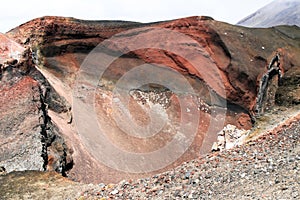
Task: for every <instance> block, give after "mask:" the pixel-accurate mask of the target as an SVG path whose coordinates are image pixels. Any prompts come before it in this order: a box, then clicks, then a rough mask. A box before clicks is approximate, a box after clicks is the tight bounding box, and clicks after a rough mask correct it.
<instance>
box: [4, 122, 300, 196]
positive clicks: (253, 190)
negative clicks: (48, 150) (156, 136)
mask: <svg viewBox="0 0 300 200" xmlns="http://www.w3.org/2000/svg"><path fill="white" fill-rule="evenodd" d="M299 136H300V121H296V120H295V121H294V122H292V123H291V125H289V126H286V127H284V128H283V129H282V130H281V131H278V132H274V133H268V134H266V135H263V136H261V137H259V138H258V139H256V140H255V141H250V142H248V143H246V144H245V145H243V146H240V147H236V148H234V149H231V150H226V151H222V152H216V153H212V154H209V155H207V156H205V157H202V158H199V159H195V160H192V161H190V162H187V163H183V164H182V165H181V166H179V167H177V168H175V169H174V170H172V171H168V172H165V173H162V174H158V175H155V176H152V177H149V178H143V179H138V180H124V181H121V182H120V183H118V184H103V183H100V184H98V185H92V184H89V185H87V184H80V183H75V182H71V181H68V180H67V179H65V178H60V177H58V178H57V177H56V176H53V175H50V176H47V175H43V176H41V175H37V176H36V177H37V178H36V180H35V181H32V179H34V176H33V175H32V174H31V175H29V176H28V172H27V173H23V174H22V173H20V172H16V174H14V173H10V174H7V175H3V176H0V185H1V190H0V196H1V197H2V198H4V199H16V198H24V199H32V198H33V199H34V197H36V196H34V195H36V194H40V195H38V196H39V199H41V198H42V197H43V196H44V197H45V199H299V198H300V165H299V162H300V139H299ZM29 173H33V172H29ZM37 173H42V172H37ZM26 174H27V177H26ZM45 174H46V173H45ZM11 176H14V178H12V177H11ZM45 176H47V177H48V178H46V179H44V178H43V177H45ZM27 179H29V181H25V180H27ZM48 179H51V181H50V182H49V180H48ZM30 180H31V181H30ZM20 181H23V182H24V181H25V182H26V184H25V182H24V184H20V183H19V182H20ZM40 186H43V187H40ZM12 188H14V189H13V190H12ZM33 188H34V192H33V190H32V189H33ZM31 192H32V193H31ZM41 194H43V195H41ZM31 195H32V196H31Z"/></svg>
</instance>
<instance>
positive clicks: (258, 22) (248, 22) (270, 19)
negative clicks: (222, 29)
mask: <svg viewBox="0 0 300 200" xmlns="http://www.w3.org/2000/svg"><path fill="white" fill-rule="evenodd" d="M237 24H238V25H242V26H248V27H271V26H278V25H297V26H300V0H275V1H273V2H271V3H270V4H268V5H266V6H264V7H262V8H261V9H259V10H258V11H256V12H255V13H253V14H251V15H249V16H247V17H245V18H244V19H242V20H241V21H239V22H238V23H237Z"/></svg>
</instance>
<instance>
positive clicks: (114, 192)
mask: <svg viewBox="0 0 300 200" xmlns="http://www.w3.org/2000/svg"><path fill="white" fill-rule="evenodd" d="M118 193H119V190H117V189H114V190H113V191H112V192H111V193H110V194H112V195H116V194H118Z"/></svg>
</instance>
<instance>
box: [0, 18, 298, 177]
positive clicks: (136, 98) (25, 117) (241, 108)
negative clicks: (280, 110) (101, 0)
mask: <svg viewBox="0 0 300 200" xmlns="http://www.w3.org/2000/svg"><path fill="white" fill-rule="evenodd" d="M115 34H117V35H115ZM299 35H300V30H299V28H297V27H275V28H272V29H248V28H244V27H238V26H232V25H229V24H225V23H221V22H217V21H214V20H212V19H211V18H208V17H190V18H185V19H178V20H173V21H167V22H160V23H152V24H139V23H133V22H122V21H82V20H77V19H73V18H61V17H43V18H39V19H35V20H32V21H30V22H28V23H25V24H23V25H21V26H19V27H17V28H15V29H13V30H11V31H10V32H8V33H7V34H6V36H8V37H9V38H11V39H13V40H14V41H16V42H18V43H20V44H21V45H22V46H24V47H28V48H29V49H31V50H27V51H28V53H27V55H28V57H27V58H24V59H23V61H19V62H17V63H15V64H14V65H12V64H5V65H3V66H2V68H1V69H2V71H1V76H2V79H1V84H0V85H1V88H3V89H1V93H2V94H5V95H6V97H5V98H3V104H1V106H2V107H0V108H1V112H3V113H5V115H3V118H1V120H2V121H1V124H0V125H1V126H0V127H1V128H2V129H3V130H4V131H2V132H1V137H2V138H5V140H3V141H4V143H2V140H1V145H2V146H3V148H2V146H1V151H0V154H1V155H8V154H7V152H6V151H5V149H6V148H8V149H12V146H13V147H14V148H13V149H15V150H16V151H20V149H22V147H21V145H22V144H23V143H21V141H22V142H24V144H25V145H27V146H28V145H29V144H31V143H32V144H34V145H35V147H36V148H34V149H35V152H34V153H32V152H30V151H29V153H22V154H20V153H14V155H12V156H11V157H9V158H8V157H4V156H1V158H4V159H3V160H1V162H0V166H1V165H3V166H4V167H5V168H6V169H8V170H10V171H11V170H23V169H37V170H43V169H48V170H53V169H54V170H56V171H59V172H61V173H63V174H64V175H68V176H69V177H70V178H73V179H75V180H78V181H83V182H100V181H103V182H112V181H114V182H115V181H118V180H121V179H125V178H128V177H129V178H135V177H140V176H145V173H154V172H153V171H150V172H149V171H147V170H145V172H143V171H141V172H140V171H139V173H128V171H126V170H125V172H120V171H118V170H116V168H115V169H112V167H111V166H110V165H109V166H110V167H108V166H106V165H105V163H104V164H103V162H100V160H101V158H105V156H107V155H105V154H101V153H103V152H99V151H98V147H97V144H98V143H97V142H96V141H97V139H98V137H99V135H96V131H94V130H91V129H89V128H91V127H90V126H89V125H87V124H89V123H90V122H91V121H99V124H100V125H101V128H102V130H103V132H104V133H105V137H104V139H106V138H109V140H110V141H111V143H113V144H114V145H116V146H118V147H120V149H122V150H123V152H134V153H140V154H143V153H144V154H147V153H150V152H155V150H156V149H162V148H163V147H165V146H167V145H168V143H170V142H172V141H173V140H172V139H173V138H175V141H179V144H182V145H184V144H185V140H184V139H183V138H184V137H179V136H182V135H181V134H177V133H179V132H180V131H181V128H182V126H184V127H185V128H186V129H188V130H190V129H189V128H194V129H195V130H196V131H194V132H195V136H194V137H193V140H191V141H190V144H189V145H188V148H187V149H185V151H184V152H183V153H182V155H181V156H179V157H178V159H176V160H175V161H174V162H173V163H172V162H170V163H169V165H166V166H163V167H162V168H161V169H157V170H161V171H162V170H166V169H170V168H172V167H174V166H176V165H179V164H180V163H182V162H184V161H187V160H190V159H192V158H196V157H198V156H199V155H200V152H201V153H207V152H208V151H210V149H211V146H212V144H213V142H215V141H216V139H217V133H218V132H219V131H220V130H222V129H223V127H224V126H226V125H227V124H232V125H235V126H236V127H238V128H239V129H250V128H251V126H252V123H251V118H253V117H254V114H253V111H254V110H255V107H256V98H257V95H258V91H259V90H258V86H259V80H260V79H261V77H262V76H263V74H264V73H265V72H266V71H267V70H268V69H267V64H268V62H269V61H270V60H271V59H272V57H273V56H274V54H275V52H276V51H278V52H280V55H281V60H280V63H281V68H282V72H283V73H284V76H283V82H284V81H285V80H289V81H286V82H285V83H283V85H284V84H286V85H285V87H290V88H297V89H299V84H298V82H297V80H298V79H297V77H298V76H297V74H298V73H297V72H299V66H300V60H299V58H298V57H297V56H296V55H297V54H299V53H300V50H299V45H300V40H299ZM113 36H114V37H113ZM109 38H111V39H109ZM101 42H102V43H101ZM99 43H101V44H105V45H104V46H100V47H99V46H98V50H97V49H96V50H94V51H92V53H90V52H91V50H92V49H93V48H94V47H96V46H97V45H98V44H99ZM102 47H103V49H102V50H104V51H102V52H101V51H99V48H102ZM137 47H139V48H137ZM100 50H101V49H100ZM99 52H100V53H101V54H93V53H99ZM103 52H104V53H103ZM93 55H101V56H103V57H101V59H99V60H97V58H99V56H98V57H97V56H96V57H93ZM116 55H118V56H116ZM114 57H115V59H113V60H112V61H113V62H111V63H109V66H108V67H107V68H106V69H105V70H103V74H102V76H101V77H100V78H99V79H100V80H99V79H97V78H98V77H95V76H97V74H98V73H99V72H98V71H99V69H101V68H97V67H90V68H84V66H85V64H87V63H89V62H90V63H92V64H94V65H92V66H97V65H98V64H99V63H105V62H106V61H107V60H110V59H112V58H114ZM85 58H87V60H85V61H84V59H85ZM90 58H93V59H95V60H93V59H90ZM25 61H27V62H25ZM83 61H84V62H83ZM147 64H148V65H147ZM143 65H145V66H146V68H144V69H143V70H144V71H140V72H141V73H140V74H138V75H137V76H132V77H130V73H128V74H127V72H132V73H133V74H134V70H135V69H140V68H139V66H143ZM87 69H88V70H87ZM15 71H17V72H18V73H17V72H15ZM153 72H159V73H153ZM166 74H168V75H169V76H166ZM174 74H176V75H178V74H180V76H174V77H180V78H170V77H173V75H174ZM285 75H287V76H285ZM13 77H16V78H13ZM87 77H88V78H87ZM128 77H130V78H129V79H128V80H127V81H126V78H128ZM149 77H155V78H156V79H157V80H158V82H154V83H153V82H146V84H144V85H138V84H135V83H136V82H138V81H140V82H142V81H143V80H148V79H147V78H149ZM96 79H97V80H96ZM95 80H96V81H95ZM124 80H125V82H124ZM166 80H167V81H166ZM122 81H123V82H122ZM78 83H80V84H81V85H79V86H78ZM183 83H188V84H189V85H190V86H191V88H193V90H175V89H174V88H175V87H174V88H172V86H175V85H176V84H177V85H182V84H183ZM281 87H282V86H280V87H279V89H278V94H277V95H276V96H278V99H280V102H287V101H286V99H285V96H283V95H281V94H282V93H280V91H281V90H280V89H281ZM293 91H294V90H292V89H291V90H290V93H289V95H290V98H289V99H294V100H293V101H289V103H291V104H292V103H297V99H298V100H299V97H298V96H297V95H298V94H297V93H293ZM72 92H74V93H73V95H72ZM274 92H276V91H274ZM1 96H3V97H4V95H1ZM16 96H17V97H18V98H16ZM8 97H9V98H14V99H15V101H12V102H10V101H9V102H8V101H7V98H8ZM270 97H272V98H273V99H271V100H273V102H274V103H275V100H274V98H275V94H274V95H273V96H272V95H271V96H270ZM1 100H2V99H1ZM127 100H128V102H129V103H128V107H127V108H126V107H124V105H126V104H125V103H123V102H126V101H127ZM19 101H20V102H19ZM74 102H75V104H74ZM91 102H92V103H91ZM181 102H184V103H183V104H180V103H181ZM72 103H73V106H71V105H72ZM27 105H32V106H27ZM78 105H82V106H78ZM89 105H93V107H92V109H93V112H95V113H96V115H95V118H90V117H91V116H92V112H88V113H87V114H86V115H85V114H84V113H85V111H87V110H88V109H87V110H85V109H86V108H89V107H86V106H89ZM8 107H9V108H10V109H7V108H8ZM25 107H26V109H24V108H25ZM183 108H184V109H183ZM17 116H18V117H17ZM128 116H130V117H129V118H128ZM182 116H184V117H182ZM1 117H2V116H1ZM7 119H12V120H7ZM89 119H91V120H89ZM116 119H117V120H116ZM128 119H130V120H131V121H128ZM194 119H195V120H194ZM191 122H194V124H192V127H190V126H191ZM149 124H150V125H151V124H154V126H153V127H151V126H150V128H149V129H143V127H147V126H148V125H149ZM182 124H183V125H182ZM133 127H134V128H133ZM80 128H85V130H91V131H87V132H84V131H83V132H82V131H78V130H81V129H80ZM92 128H93V127H92ZM136 130H139V131H136ZM143 130H145V131H143ZM154 130H155V131H157V132H156V133H157V134H155V135H151V134H150V133H151V131H154ZM147 131H148V132H147ZM141 132H143V134H144V136H145V137H142V138H141V137H139V136H140V135H139V134H142V133H141ZM148 133H149V135H147V134H148ZM93 134H95V135H93ZM6 135H10V137H6ZM183 136H185V135H184V134H183ZM9 138H10V139H9ZM99 138H100V137H99ZM99 142H102V141H101V140H100V141H99ZM5 145H7V147H6V146H5ZM103 145H105V144H103ZM4 146H5V147H4ZM176 147H177V146H176ZM2 149H3V150H2ZM27 149H29V150H30V149H31V148H27ZM178 149H179V146H178V148H176V149H175V151H171V152H176V151H177V150H178ZM109 153H111V152H109ZM113 153H114V152H113ZM99 155H100V158H98V157H97V156H99ZM28 156H32V158H31V160H32V162H29V163H28V166H27V165H26V166H24V159H25V158H28ZM115 157H117V158H119V159H120V160H119V161H120V163H121V162H125V161H126V160H125V161H124V160H122V157H121V156H120V154H115V155H114V156H111V157H109V158H110V160H114V158H115ZM12 158H14V159H12ZM144 158H145V157H144ZM127 159H128V160H129V157H128V158H127ZM167 159H168V158H166V160H167ZM145 160H151V159H145ZM155 161H157V160H155ZM139 162H140V161H139V160H135V161H134V162H133V167H137V168H138V167H139ZM9 163H13V164H11V165H10V164H9ZM112 164H116V165H119V164H118V161H116V163H112ZM71 167H72V169H70V168H71ZM68 170H70V171H69V172H67V171H68ZM154 171H155V170H154Z"/></svg>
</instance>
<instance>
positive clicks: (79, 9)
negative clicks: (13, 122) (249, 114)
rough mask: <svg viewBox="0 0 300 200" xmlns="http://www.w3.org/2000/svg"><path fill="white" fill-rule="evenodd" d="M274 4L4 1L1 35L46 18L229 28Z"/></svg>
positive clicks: (244, 0)
mask: <svg viewBox="0 0 300 200" xmlns="http://www.w3.org/2000/svg"><path fill="white" fill-rule="evenodd" d="M272 1H273V0H48V1H46V0H26V1H20V0H5V1H1V4H0V5H1V12H0V22H1V25H0V32H6V31H8V30H10V29H12V28H14V27H16V26H18V25H20V24H22V23H24V22H26V21H29V20H31V19H33V18H36V17H42V16H46V15H52V16H66V17H75V18H79V19H97V20H109V19H115V20H128V21H138V22H153V21H162V20H168V19H175V18H181V17H188V16H195V15H197V16H200V15H208V16H211V17H213V18H214V19H216V20H219V21H225V22H228V23H231V24H235V23H237V22H238V21H239V20H241V19H242V18H244V17H246V16H248V15H249V14H252V13H253V12H255V11H256V10H258V9H259V8H261V7H263V6H265V5H266V4H268V3H270V2H272Z"/></svg>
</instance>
